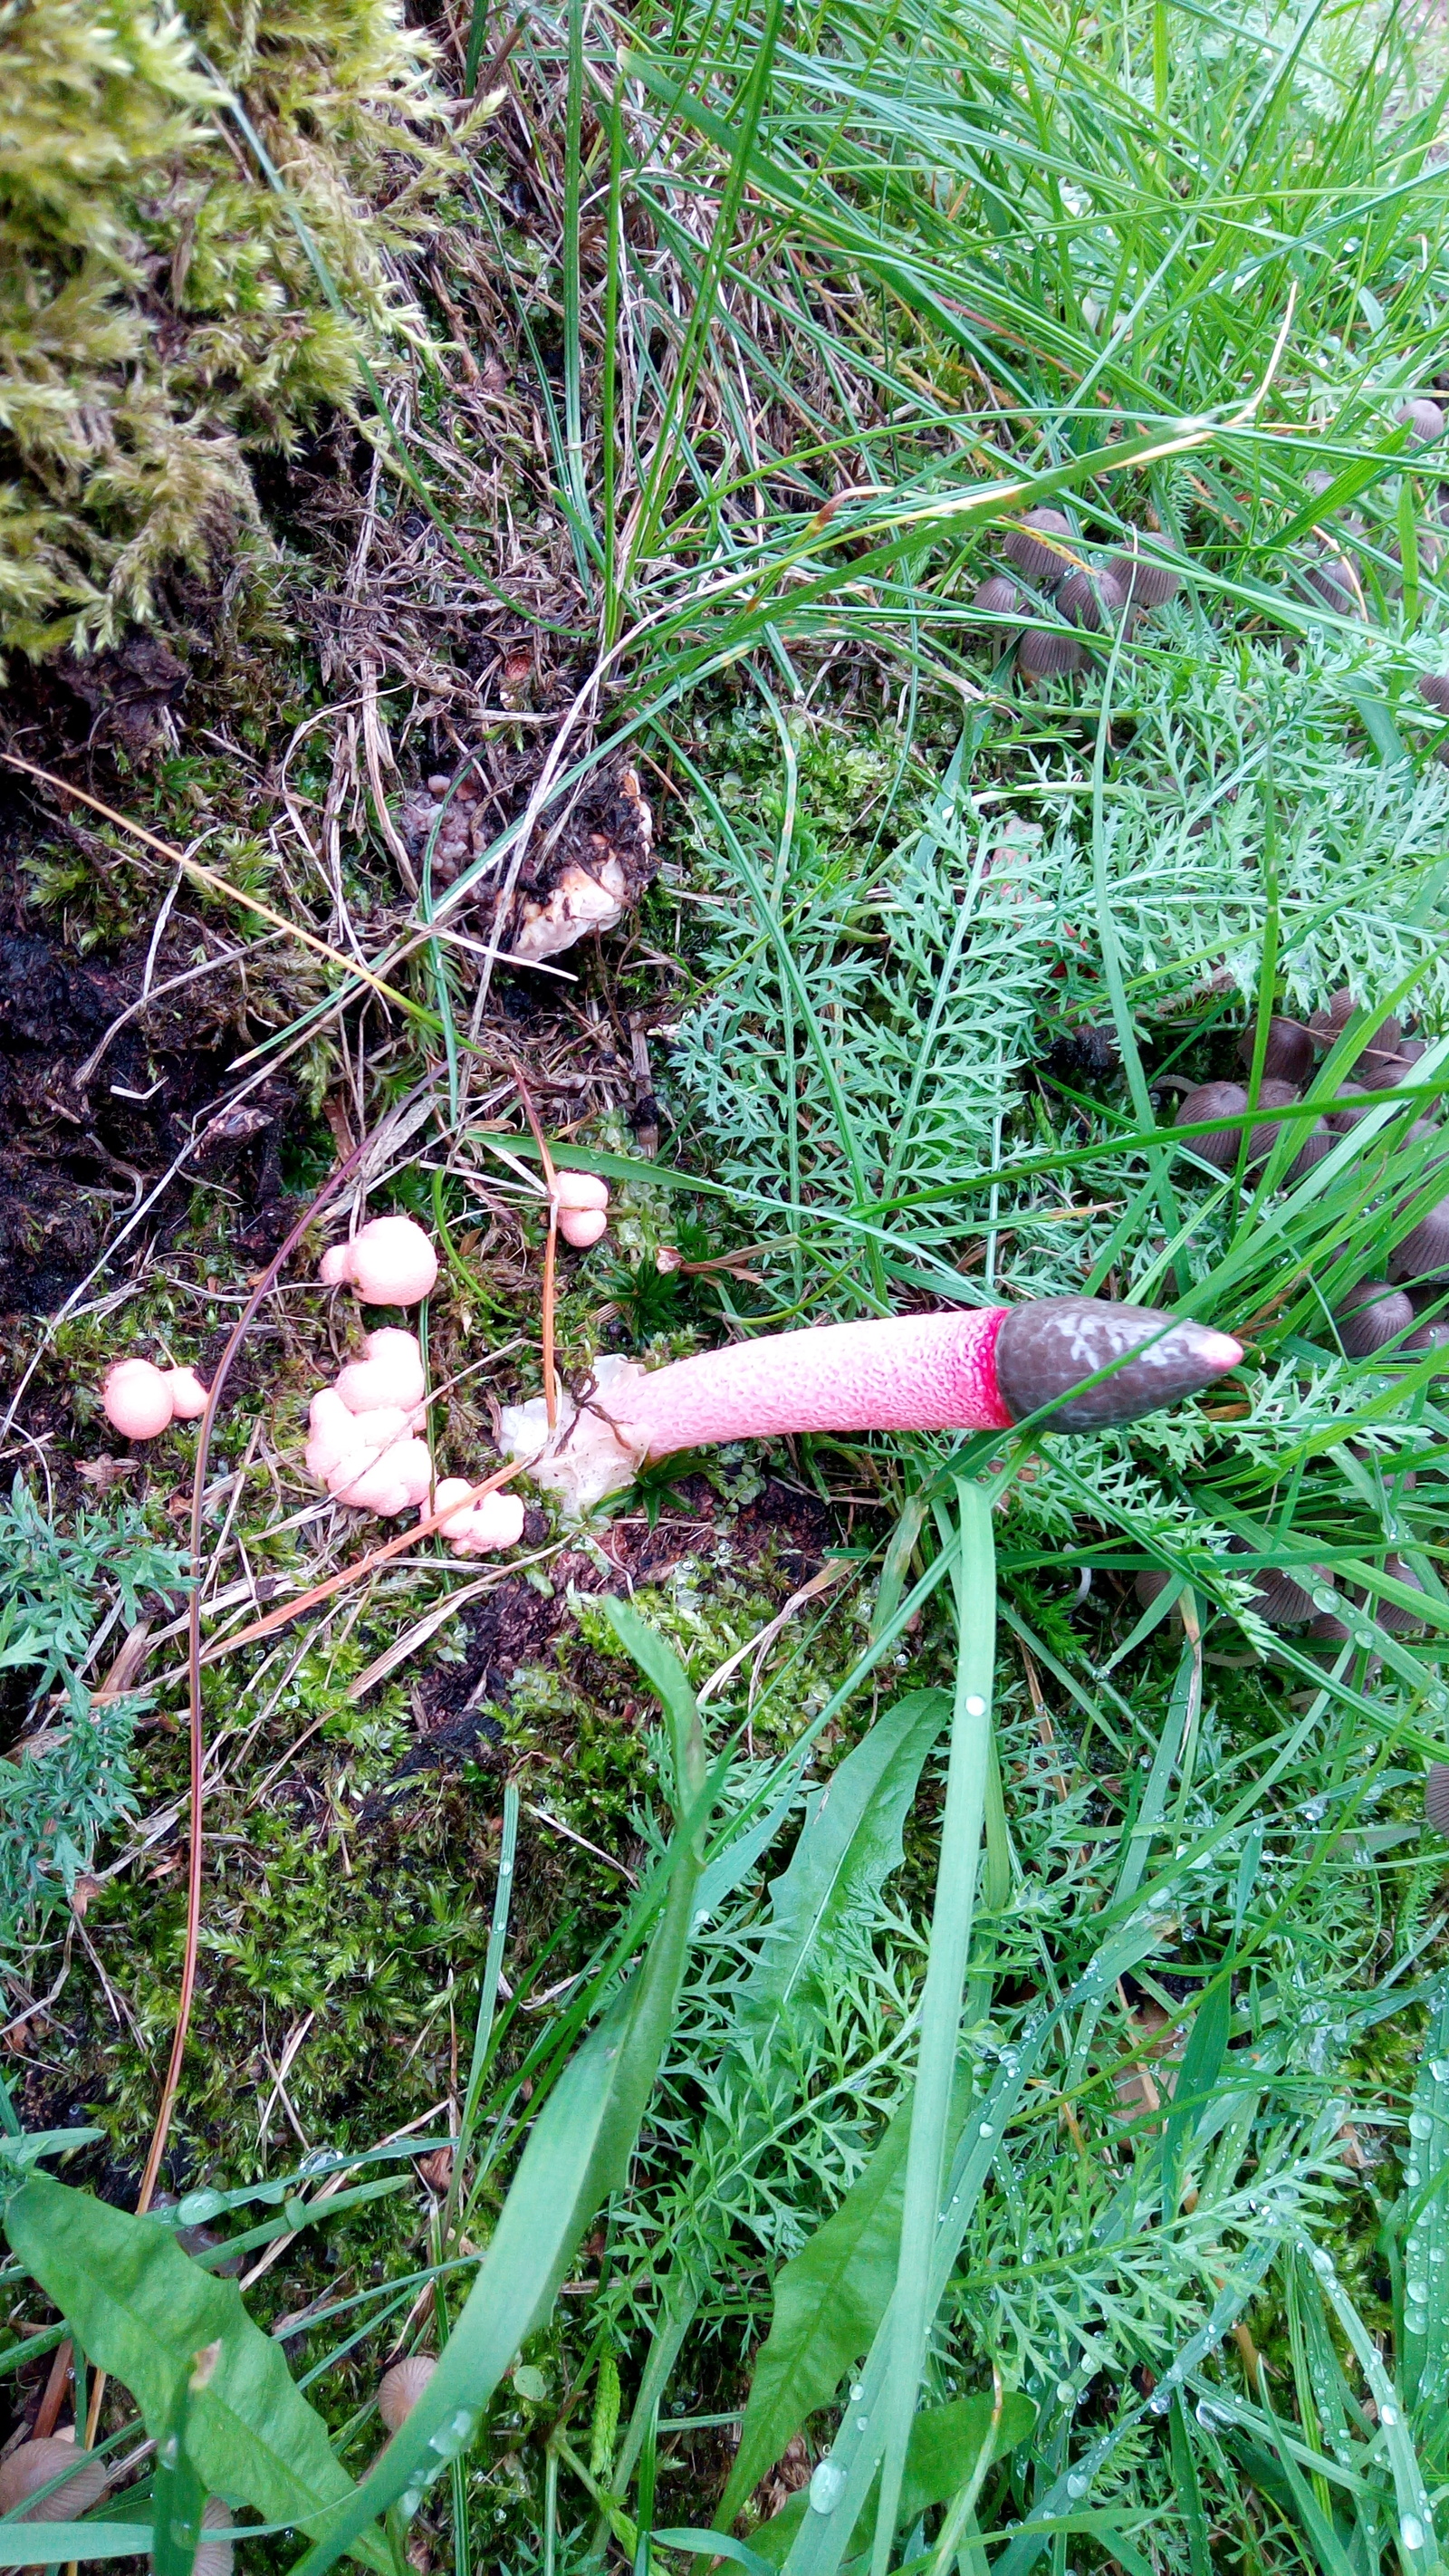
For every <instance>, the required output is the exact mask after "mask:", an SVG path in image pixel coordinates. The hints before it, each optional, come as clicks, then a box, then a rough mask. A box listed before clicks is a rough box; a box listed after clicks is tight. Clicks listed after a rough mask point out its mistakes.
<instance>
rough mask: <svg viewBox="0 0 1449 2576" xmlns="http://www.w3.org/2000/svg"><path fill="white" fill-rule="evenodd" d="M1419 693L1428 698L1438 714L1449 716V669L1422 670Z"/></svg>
mask: <svg viewBox="0 0 1449 2576" xmlns="http://www.w3.org/2000/svg"><path fill="white" fill-rule="evenodd" d="M1419 695H1420V696H1421V697H1422V698H1427V699H1428V701H1429V704H1430V706H1431V707H1432V708H1433V709H1434V711H1435V713H1436V714H1437V715H1441V716H1449V671H1421V672H1420V674H1419Z"/></svg>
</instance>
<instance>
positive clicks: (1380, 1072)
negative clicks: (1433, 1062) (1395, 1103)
mask: <svg viewBox="0 0 1449 2576" xmlns="http://www.w3.org/2000/svg"><path fill="white" fill-rule="evenodd" d="M1397 1026H1398V1022H1397V1021H1396V1020H1385V1022H1384V1030H1385V1031H1386V1030H1389V1029H1394V1028H1397ZM1424 1052H1425V1045H1424V1040H1423V1039H1422V1038H1403V1037H1401V1038H1395V1039H1394V1041H1393V1043H1392V1044H1390V1042H1389V1039H1388V1038H1387V1036H1386V1035H1385V1034H1384V1033H1383V1031H1380V1032H1379V1033H1377V1034H1376V1035H1375V1036H1374V1037H1373V1038H1372V1039H1371V1040H1370V1042H1369V1044H1368V1045H1367V1046H1366V1047H1365V1048H1364V1051H1363V1054H1362V1055H1361V1056H1360V1057H1359V1060H1358V1078H1359V1080H1360V1082H1361V1083H1362V1084H1363V1087H1364V1089H1365V1091H1392V1090H1393V1088H1394V1086H1395V1085H1396V1084H1397V1083H1400V1082H1408V1081H1409V1080H1410V1078H1411V1076H1412V1074H1413V1071H1414V1067H1415V1065H1416V1064H1417V1063H1418V1061H1419V1058H1420V1056H1421V1055H1423V1054H1424Z"/></svg>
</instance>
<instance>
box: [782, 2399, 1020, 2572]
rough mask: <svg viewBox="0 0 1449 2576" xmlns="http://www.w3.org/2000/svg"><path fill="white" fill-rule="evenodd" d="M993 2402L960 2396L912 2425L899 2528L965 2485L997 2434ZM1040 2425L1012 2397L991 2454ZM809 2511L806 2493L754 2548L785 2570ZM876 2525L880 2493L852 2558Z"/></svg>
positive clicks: (863, 2520)
mask: <svg viewBox="0 0 1449 2576" xmlns="http://www.w3.org/2000/svg"><path fill="white" fill-rule="evenodd" d="M991 2410H992V2400H991V2399H990V2398H989V2397H986V2396H978V2397H956V2398H953V2399H952V2401H951V2403H950V2405H949V2406H930V2407H927V2408H926V2409H925V2411H924V2413H922V2414H920V2415H918V2416H917V2417H916V2419H915V2422H914V2423H913V2425H912V2426H911V2439H910V2447H909V2449H908V2450H907V2453H906V2474H905V2479H904V2481H903V2483H902V2487H901V2501H900V2510H899V2512H898V2514H897V2517H896V2520H897V2524H898V2526H899V2527H901V2528H909V2526H910V2524H911V2523H913V2522H914V2521H915V2520H916V2517H917V2515H918V2514H923V2513H926V2512H928V2511H929V2510H930V2508H931V2506H932V2505H936V2504H947V2503H949V2501H950V2499H951V2497H952V2496H953V2495H955V2494H956V2492H957V2490H958V2488H960V2487H962V2486H964V2484H965V2482H966V2480H967V2478H969V2477H970V2475H971V2472H972V2470H973V2469H974V2468H975V2466H976V2464H977V2461H978V2460H979V2459H980V2457H981V2450H982V2445H983V2444H984V2443H985V2441H986V2440H987V2438H988V2436H989V2434H990V2431H991ZM1035 2422H1036V2408H1035V2407H1034V2406H1033V2405H1032V2403H1031V2401H1030V2399H1029V2398H1026V2397H1015V2396H1013V2397H1008V2398H1006V2399H1005V2400H1004V2402H1003V2405H1002V2409H1001V2421H1000V2423H999V2424H998V2425H997V2428H996V2439H995V2441H994V2442H993V2443H992V2446H991V2456H992V2458H993V2459H994V2460H999V2459H1000V2458H1001V2456H1002V2454H1003V2452H1006V2451H1014V2450H1015V2448H1016V2446H1017V2444H1018V2442H1024V2441H1025V2440H1026V2438H1027V2436H1028V2434H1029V2433H1030V2431H1031V2429H1032V2426H1033V2425H1034V2424H1035ZM808 2510H809V2499H808V2497H807V2496H806V2495H805V2494H804V2492H803V2491H802V2492H801V2493H800V2494H799V2495H797V2496H792V2497H791V2499H790V2501H789V2503H788V2504H787V2505H785V2506H784V2507H783V2508H782V2510H781V2511H780V2512H779V2513H777V2514H775V2515H774V2516H773V2517H772V2518H771V2520H770V2521H769V2522H766V2523H762V2524H761V2526H760V2528H759V2530H758V2531H754V2532H752V2533H751V2534H750V2546H751V2548H752V2549H754V2550H756V2551H757V2552H758V2554H759V2556H760V2557H761V2558H764V2559H767V2560H768V2561H769V2563H770V2565H771V2566H772V2567H783V2565H784V2563H785V2559H786V2557H787V2555H788V2552H789V2548H790V2543H791V2542H792V2540H793V2539H794V2537H795V2534H796V2532H797V2531H798V2530H799V2527H800V2524H801V2522H802V2521H803V2520H804V2517H805V2514H806V2513H807V2512H808ZM874 2527H875V2491H874V2490H872V2492H871V2494H870V2496H869V2497H868V2498H867V2501H866V2505H865V2510H864V2511H863V2512H862V2513H861V2514H860V2515H859V2516H858V2518H857V2520H856V2525H855V2529H854V2531H853V2532H852V2533H851V2536H850V2546H849V2551H848V2553H847V2554H848V2555H849V2556H850V2557H856V2556H857V2555H859V2553H860V2552H861V2551H863V2550H866V2549H868V2548H869V2547H870V2536H871V2532H872V2530H873V2529H874Z"/></svg>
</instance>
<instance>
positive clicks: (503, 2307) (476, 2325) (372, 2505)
mask: <svg viewBox="0 0 1449 2576" xmlns="http://www.w3.org/2000/svg"><path fill="white" fill-rule="evenodd" d="M614 1606H616V1607H617V1606H618V1605H614ZM636 1624H638V1625H639V1627H640V1629H641V1637H640V1639H638V1640H636V1638H635V1635H634V1626H635V1625H636ZM616 1625H618V1626H619V1633H620V1635H621V1636H622V1637H623V1639H624V1642H625V1643H626V1644H627V1645H628V1646H629V1648H630V1651H631V1653H632V1652H634V1651H635V1647H636V1643H637V1644H639V1645H640V1651H639V1652H638V1654H637V1655H636V1660H637V1661H638V1662H639V1664H640V1666H641V1669H642V1670H643V1671H644V1672H645V1674H646V1676H647V1677H648V1678H649V1679H650V1680H651V1681H652V1682H653V1683H654V1686H655V1688H656V1689H657V1690H658V1691H659V1693H660V1696H661V1697H662V1698H663V1697H666V1695H672V1700H673V1705H672V1706H670V1710H669V1713H670V1715H671V1718H672V1719H673V1720H674V1723H675V1728H676V1742H677V1744H678V1747H679V1783H678V1786H679V1796H680V1801H681V1805H682V1807H683V1808H684V1810H685V1812H684V1817H683V1821H682V1824H681V1827H680V1830H679V1831H678V1832H677V1833H676V1834H675V1836H674V1838H673V1840H672V1842H671V1844H670V1846H669V1851H668V1854H667V1856H666V1861H665V1864H664V1866H665V1867H666V1868H667V1870H668V1886H667V1893H666V1897H665V1902H664V1909H663V1912H662V1913H661V1915H660V1917H659V1920H658V1922H657V1924H656V1926H655V1930H654V1933H653V1935H652V1938H651V1940H650V1943H649V1947H648V1949H647V1950H646V1952H645V1954H644V1958H643V1960H642V1962H641V1964H640V1966H639V1967H638V1969H637V1970H636V1971H635V1973H634V1975H633V1977H632V1978H631V1979H630V1981H629V1983H628V1985H627V1986H626V1987H625V1989H624V1991H623V1993H622V1994H621V1995H620V1996H619V1997H618V1999H617V2001H616V2002H615V2003H614V2004H613V2006H612V2007H611V2008H610V2010H609V2011H608V2012H607V2013H606V2014H605V2016H604V2018H603V2020H602V2021H600V2022H599V2023H598V2024H597V2026H596V2027H595V2029H594V2030H592V2031H591V2032H590V2034H589V2036H588V2038H587V2039H586V2040H585V2041H584V2043H583V2045H582V2047H581V2048H579V2049H578V2050H577V2051H576V2052H575V2054H574V2056H573V2057H572V2058H571V2059H570V2061H569V2064H568V2065H567V2066H566V2067H565V2069H564V2071H563V2074H562V2075H561V2076H560V2078H559V2080H558V2082H557V2084H556V2085H555V2086H554V2088H553V2090H552V2092H551V2093H550V2094H549V2096H548V2098H547V2100H546V2102H545V2103H544V2107H543V2109H542V2111H541V2112H540V2114H539V2117H538V2119H537V2121H536V2122H535V2124H534V2127H533V2130H532V2132H531V2134H530V2136H529V2140H528V2144H527V2146H526V2147H525V2149H524V2151H523V2155H522V2157H521V2159H520V2161H519V2166H518V2171H517V2172H516V2174H515V2175H514V2177H513V2181H512V2184H511V2185H510V2187H509V2190H508V2193H507V2196H506V2198H505V2200H504V2203H503V2207H502V2209H501V2210H500V2212H499V2214H498V2224H497V2226H496V2228H495V2229H494V2232H493V2240H492V2243H491V2244H490V2246H489V2248H488V2251H487V2253H486V2255H485V2256H484V2258H483V2261H482V2264H481V2265H480V2267H479V2270H478V2275H477V2278H476V2280H475V2281H474V2284H473V2287H472V2290H471V2291H470V2293H469V2295H468V2299H467V2303H466V2305H465V2306H464V2308H463V2311H462V2314H461V2315H460V2317H459V2318H458V2320H457V2323H456V2324H455V2326H454V2327H453V2330H452V2333H451V2334H450V2336H449V2338H448V2341H447V2343H446V2344H445V2345H444V2347H443V2351H442V2355H441V2357H440V2359H439V2362H438V2367H437V2369H436V2371H435V2372H434V2373H433V2376H432V2379H431V2380H430V2382H429V2384H428V2386H427V2388H426V2390H425V2391H424V2393H423V2395H422V2396H421V2397H420V2398H419V2400H418V2403H417V2405H416V2406H415V2407H414V2408H413V2411H412V2413H411V2414H410V2415H409V2417H408V2419H407V2422H406V2423H405V2424H404V2425H403V2427H402V2429H401V2431H400V2432H398V2433H395V2434H394V2436H393V2438H392V2441H391V2442H390V2443H389V2444H388V2447H387V2450H386V2452H385V2453H384V2454H383V2456H382V2457H381V2458H380V2459H379V2460H378V2461H377V2463H376V2465H375V2466H374V2468H373V2470H372V2472H371V2474H370V2476H369V2477H367V2478H366V2479H365V2480H364V2482H363V2484H362V2485H361V2486H360V2487H358V2488H357V2489H355V2490H354V2492H353V2494H352V2496H351V2498H350V2500H349V2501H348V2503H347V2505H346V2508H345V2510H344V2511H343V2512H341V2513H339V2514H338V2515H337V2516H336V2517H335V2518H334V2520H333V2522H332V2524H331V2527H330V2529H329V2530H328V2531H327V2532H326V2534H325V2536H324V2537H323V2538H322V2539H321V2540H319V2541H318V2542H316V2543H315V2545H314V2546H313V2547H312V2548H311V2549H310V2550H309V2551H308V2552H307V2555H306V2556H305V2558H303V2559H301V2560H300V2561H299V2562H298V2565H297V2568H296V2570H295V2576H321V2570H322V2569H323V2568H326V2567H330V2566H331V2565H332V2564H333V2563H334V2561H335V2560H336V2559H337V2558H339V2557H340V2556H341V2555H342V2552H343V2551H344V2550H345V2549H348V2548H350V2547H352V2545H353V2542H354V2538H355V2535H356V2533H357V2532H358V2531H360V2530H361V2529H363V2528H364V2526H365V2525H366V2524H367V2523H368V2522H370V2521H372V2520H373V2519H374V2518H375V2517H376V2516H377V2515H379V2514H381V2513H383V2512H385V2511H386V2510H387V2509H388V2507H389V2506H391V2505H393V2504H395V2503H396V2502H397V2501H398V2498H399V2497H401V2496H403V2495H405V2494H415V2495H417V2496H418V2497H419V2498H420V2497H421V2495H422V2492H423V2489H424V2488H425V2486H426V2484H427V2482H428V2480H429V2479H430V2478H431V2477H434V2476H436V2475H437V2473H438V2472H439V2471H440V2470H441V2469H442V2468H443V2466H444V2464H445V2462H446V2461H448V2460H449V2459H451V2458H456V2457H458V2456H460V2455H461V2454H462V2453H463V2452H464V2451H465V2450H466V2449H467V2447H468V2445H469V2443H470V2442H471V2440H472V2438H473V2435H474V2433H475V2431H476V2429H477V2423H478V2417H479V2414H480V2412H481V2410H482V2409H483V2407H484V2406H486V2405H487V2403H488V2400H489V2398H490V2397H491V2396H492V2394H493V2391H494V2389H495V2388H496V2387H497V2385H498V2382H499V2381H500V2379H501V2378H502V2377H503V2374H504V2372H505V2371H506V2370H507V2369H508V2368H509V2367H510V2365H511V2364H512V2362H513V2360H514V2357H515V2355H516V2354H517V2352H518V2349H519V2346H520V2344H522V2343H523V2342H524V2341H525V2340H526V2339H527V2337H528V2336H529V2335H530V2334H532V2333H533V2332H534V2331H535V2329H536V2328H537V2327H538V2326H540V2325H541V2324H542V2323H543V2321H544V2320H545V2318H546V2317H547V2316H548V2313H549V2310H550V2308H551V2307H552V2305H553V2301H554V2297H555V2294H556V2292H557V2290H558V2286H559V2283H560V2282H561V2281H562V2280H563V2278H564V2275H565V2273H566V2271H567V2269H568V2266H569V2264H570V2262H571V2261H572V2259H573V2255H574V2251H575V2248H576V2247H577V2245H578V2243H579V2239H580V2238H581V2236H582V2235H583V2232H584V2230H585V2228H586V2227H587V2226H588V2224H589V2221H590V2219H591V2218H592V2217H593V2215H594V2213H595V2211H596V2210H597V2209H598V2207H599V2205H600V2203H601V2202H602V2201H604V2200H606V2199H607V2198H608V2196H609V2194H610V2192H611V2191H615V2190H617V2189H618V2188H619V2186H620V2185H621V2184H622V2183H623V2181H624V2179H625V2177H626V2175H627V2173H628V2169H629V2159H630V2157H631V2155H632V2154H633V2151H634V2142H635V2139H636V2138H637V2136H638V2134H639V2125H640V2122H641V2121H642V2119H643V2117H644V2112H645V2108H646V2105H647V2103H648V2100H649V2096H650V2093H651V2091H652V2090H653V2086H654V2079H655V2077H656V2075H657V2074H658V2071H659V2061H660V2059H661V2057H662V2056H663V2054H664V2049H665V2045H666V2043H667V2041H668V2038H669V2032H670V2027H671V2024H672V2021H673V2017H674V2007H675V2002H676V1999H677V1996H678V1992H679V1980H680V1976H681V1974H682V1972H683V1967H684V1958H685V1952H686V1949H687V1947H688V1942H689V1929H690V1925H691V1923H692V1921H693V1919H694V1909H695V1897H696V1893H697V1890H698V1886H699V1877H700V1870H699V1863H698V1860H697V1858H696V1854H695V1846H696V1844H697V1843H698V1842H699V1841H700V1840H701V1839H702V1837H703V1830H704V1826H705V1823H706V1822H707V1817H706V1814H705V1807H706V1804H707V1800H706V1797H705V1795H704V1794H703V1782H704V1751H703V1742H702V1738H701V1734H700V1727H699V1718H698V1712H697V1711H696V1709H695V1706H694V1700H693V1696H692V1694H690V1693H689V1690H688V1684H687V1683H685V1682H684V1681H683V1675H682V1672H681V1670H680V1667H679V1666H678V1665H677V1663H676V1662H675V1659H674V1657H673V1656H672V1655H669V1654H668V1650H667V1649H664V1648H661V1647H660V1644H659V1640H658V1639H656V1638H655V1637H654V1636H653V1633H652V1631H650V1630H647V1629H643V1628H642V1623H636V1621H635V1619H634V1616H633V1614H631V1617H630V1619H629V1620H626V1621H624V1622H623V1623H618V1622H616ZM656 1650H658V1651H656ZM681 1686H682V1687H681ZM666 1704H668V1701H666Z"/></svg>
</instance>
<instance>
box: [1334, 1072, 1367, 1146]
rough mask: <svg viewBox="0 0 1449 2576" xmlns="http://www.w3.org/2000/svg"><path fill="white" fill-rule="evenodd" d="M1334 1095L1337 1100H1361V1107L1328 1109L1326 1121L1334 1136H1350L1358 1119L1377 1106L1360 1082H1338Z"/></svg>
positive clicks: (1365, 1116)
mask: <svg viewBox="0 0 1449 2576" xmlns="http://www.w3.org/2000/svg"><path fill="white" fill-rule="evenodd" d="M1335 1096H1336V1098H1338V1099H1339V1100H1344V1101H1347V1100H1361V1101H1362V1102H1363V1107H1362V1109H1330V1111H1329V1113H1328V1123H1329V1126H1330V1127H1331V1128H1332V1129H1333V1132H1334V1134H1335V1136H1351V1135H1352V1133H1353V1131H1354V1129H1355V1127H1356V1126H1357V1125H1358V1122H1359V1120H1360V1119H1361V1118H1367V1116H1368V1114H1369V1111H1370V1110H1371V1109H1373V1108H1375V1107H1376V1106H1377V1103H1376V1102H1375V1101H1374V1100H1373V1099H1372V1098H1371V1096H1370V1094H1369V1093H1368V1092H1366V1091H1365V1089H1364V1087H1363V1084H1362V1083H1361V1082H1340V1083H1339V1084H1338V1085H1337V1087H1336V1093H1335Z"/></svg>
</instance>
